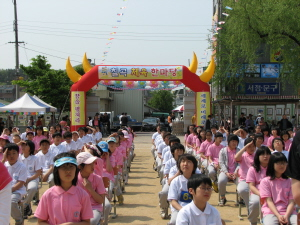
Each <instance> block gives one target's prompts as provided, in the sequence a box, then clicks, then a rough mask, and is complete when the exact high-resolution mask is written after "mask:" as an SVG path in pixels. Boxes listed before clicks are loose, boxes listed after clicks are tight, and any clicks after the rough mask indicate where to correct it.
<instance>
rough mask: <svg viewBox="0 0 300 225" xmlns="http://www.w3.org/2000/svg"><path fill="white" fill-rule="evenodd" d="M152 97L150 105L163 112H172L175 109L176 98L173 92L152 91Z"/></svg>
mask: <svg viewBox="0 0 300 225" xmlns="http://www.w3.org/2000/svg"><path fill="white" fill-rule="evenodd" d="M151 94H152V97H151V99H150V100H149V102H148V104H149V105H150V106H152V107H153V108H156V109H159V110H160V111H162V112H170V111H171V110H172V109H173V101H174V96H173V95H172V93H171V91H166V90H159V91H152V92H151Z"/></svg>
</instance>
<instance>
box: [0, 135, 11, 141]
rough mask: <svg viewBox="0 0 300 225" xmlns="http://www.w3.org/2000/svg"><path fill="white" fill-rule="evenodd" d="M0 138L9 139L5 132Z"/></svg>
mask: <svg viewBox="0 0 300 225" xmlns="http://www.w3.org/2000/svg"><path fill="white" fill-rule="evenodd" d="M0 139H4V140H8V141H9V137H8V136H7V135H6V134H3V135H1V136H0Z"/></svg>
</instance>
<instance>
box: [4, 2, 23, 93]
mask: <svg viewBox="0 0 300 225" xmlns="http://www.w3.org/2000/svg"><path fill="white" fill-rule="evenodd" d="M13 3H14V13H15V20H14V31H15V41H14V42H8V43H11V44H15V51H16V71H15V76H16V79H17V80H18V79H19V70H20V69H19V44H21V43H24V41H21V42H19V37H18V15H17V0H13ZM18 98H19V85H17V84H16V99H18Z"/></svg>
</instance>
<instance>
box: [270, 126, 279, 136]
mask: <svg viewBox="0 0 300 225" xmlns="http://www.w3.org/2000/svg"><path fill="white" fill-rule="evenodd" d="M272 130H276V134H277V136H279V135H280V130H279V128H278V127H273V128H272V129H271V131H272Z"/></svg>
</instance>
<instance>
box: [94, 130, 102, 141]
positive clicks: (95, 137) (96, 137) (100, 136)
mask: <svg viewBox="0 0 300 225" xmlns="http://www.w3.org/2000/svg"><path fill="white" fill-rule="evenodd" d="M101 138H102V133H101V132H96V133H95V135H94V141H95V143H97V141H98V142H99V141H100V140H101Z"/></svg>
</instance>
